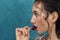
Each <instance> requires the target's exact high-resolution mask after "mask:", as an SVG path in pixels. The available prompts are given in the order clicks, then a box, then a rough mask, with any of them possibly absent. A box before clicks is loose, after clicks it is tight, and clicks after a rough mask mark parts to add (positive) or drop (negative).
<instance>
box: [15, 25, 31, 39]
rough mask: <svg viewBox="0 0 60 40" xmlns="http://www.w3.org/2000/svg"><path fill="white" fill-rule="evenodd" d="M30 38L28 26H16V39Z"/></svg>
mask: <svg viewBox="0 0 60 40" xmlns="http://www.w3.org/2000/svg"><path fill="white" fill-rule="evenodd" d="M29 39H30V27H28V26H25V27H24V28H16V40H29Z"/></svg>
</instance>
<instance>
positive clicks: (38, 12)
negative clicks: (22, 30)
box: [31, 3, 48, 34]
mask: <svg viewBox="0 0 60 40" xmlns="http://www.w3.org/2000/svg"><path fill="white" fill-rule="evenodd" d="M32 11H33V16H32V19H31V23H33V24H34V26H35V27H36V30H37V31H38V33H39V34H40V33H43V32H45V31H47V30H48V22H47V21H46V20H45V18H46V17H47V13H46V11H45V10H44V7H43V4H42V3H39V4H38V3H34V5H33V9H32Z"/></svg>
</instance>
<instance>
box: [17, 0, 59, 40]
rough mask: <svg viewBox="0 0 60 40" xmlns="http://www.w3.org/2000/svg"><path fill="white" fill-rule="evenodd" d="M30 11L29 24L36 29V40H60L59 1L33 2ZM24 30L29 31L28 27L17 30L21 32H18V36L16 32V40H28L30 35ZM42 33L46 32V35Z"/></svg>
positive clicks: (39, 0)
mask: <svg viewBox="0 0 60 40" xmlns="http://www.w3.org/2000/svg"><path fill="white" fill-rule="evenodd" d="M32 11H33V16H32V19H31V23H33V25H34V27H33V29H36V30H37V32H38V34H39V38H38V37H37V38H38V39H37V38H36V40H60V27H59V24H60V18H59V17H60V1H59V0H35V2H34V5H33V9H32ZM26 28H27V29H28V30H30V28H29V27H24V28H22V29H19V28H17V30H21V31H18V33H19V34H18V33H17V32H16V39H17V40H29V38H30V34H29V31H27V30H26ZM17 30H16V31H17ZM44 32H48V35H43V34H42V33H44ZM20 34H22V35H20ZM17 35H18V36H17Z"/></svg>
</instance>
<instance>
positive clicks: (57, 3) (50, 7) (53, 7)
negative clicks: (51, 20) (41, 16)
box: [35, 0, 60, 38]
mask: <svg viewBox="0 0 60 40" xmlns="http://www.w3.org/2000/svg"><path fill="white" fill-rule="evenodd" d="M35 2H38V3H39V2H42V3H43V4H44V9H45V10H46V11H47V12H50V13H52V12H54V11H56V12H57V13H58V19H57V21H56V34H57V37H58V38H60V0H35Z"/></svg>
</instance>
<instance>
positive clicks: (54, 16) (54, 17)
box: [51, 12, 58, 22]
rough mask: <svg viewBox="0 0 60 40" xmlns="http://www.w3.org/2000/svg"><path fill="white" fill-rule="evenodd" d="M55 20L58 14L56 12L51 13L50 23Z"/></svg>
mask: <svg viewBox="0 0 60 40" xmlns="http://www.w3.org/2000/svg"><path fill="white" fill-rule="evenodd" d="M57 19H58V13H57V12H53V13H52V19H51V21H52V22H56V21H57Z"/></svg>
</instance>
